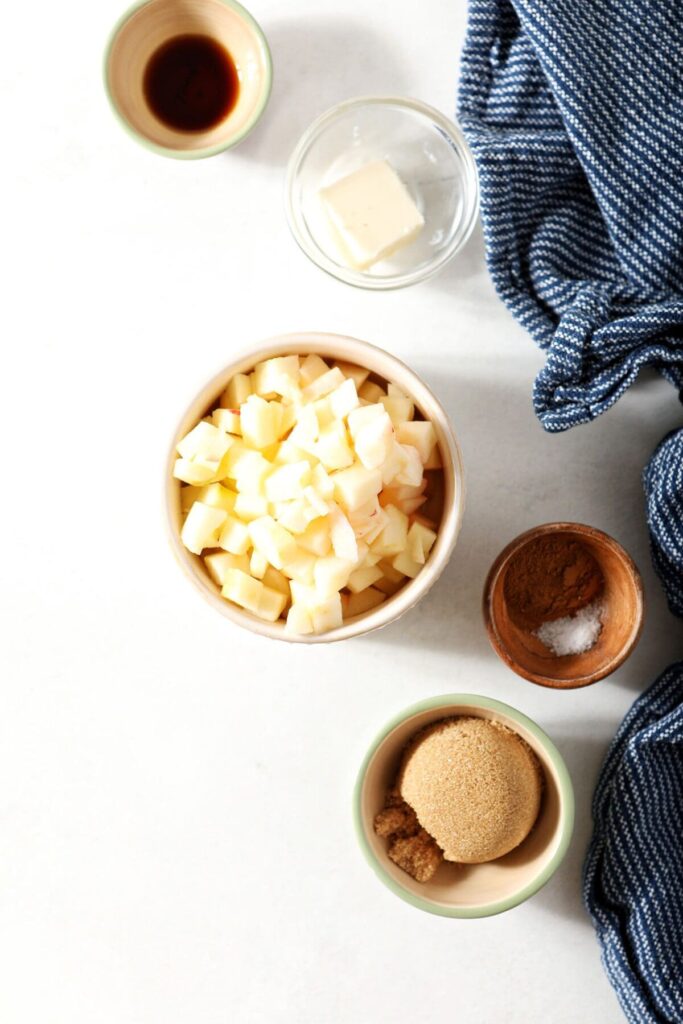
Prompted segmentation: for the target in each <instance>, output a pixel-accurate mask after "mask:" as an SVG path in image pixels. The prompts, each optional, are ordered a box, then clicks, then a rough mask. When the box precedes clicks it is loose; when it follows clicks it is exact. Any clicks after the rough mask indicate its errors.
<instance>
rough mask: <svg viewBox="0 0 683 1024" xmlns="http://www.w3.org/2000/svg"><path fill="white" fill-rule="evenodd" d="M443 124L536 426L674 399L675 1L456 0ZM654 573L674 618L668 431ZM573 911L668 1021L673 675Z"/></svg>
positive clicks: (633, 720)
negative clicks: (634, 401)
mask: <svg viewBox="0 0 683 1024" xmlns="http://www.w3.org/2000/svg"><path fill="white" fill-rule="evenodd" d="M459 117H460V121H461V124H462V126H463V130H464V132H465V135H466V136H467V139H468V141H469V143H470V146H471V148H472V151H473V153H474V156H475V159H476V161H477V167H478V170H479V178H480V184H481V215H482V222H483V226H484V236H485V240H486V254H487V261H488V266H489V270H490V273H491V276H492V279H493V282H494V285H495V287H496V290H497V292H498V294H499V295H500V297H501V298H502V300H503V301H504V302H505V303H506V305H507V306H508V308H509V309H510V310H511V312H512V313H513V314H514V316H515V317H516V318H517V319H518V320H519V322H520V323H521V324H522V325H523V326H524V327H525V328H526V329H527V330H528V331H529V333H530V334H531V336H532V337H533V338H534V340H535V341H536V343H537V344H538V345H539V346H540V347H541V348H542V349H544V350H546V352H547V358H546V362H545V366H544V368H543V369H542V370H541V372H540V373H539V375H538V377H537V379H536V382H535V385H534V392H533V401H534V408H535V410H536V413H537V415H538V417H539V418H540V420H541V422H542V424H543V426H544V427H545V428H546V430H549V431H561V430H566V429H567V428H569V427H572V426H575V425H576V424H578V423H585V422H587V421H589V420H592V419H595V418H596V417H597V416H599V415H600V414H601V413H602V412H604V411H605V410H606V409H608V408H609V407H610V406H611V405H612V404H613V403H614V402H616V401H617V399H618V398H619V397H620V396H621V395H622V394H623V392H624V391H625V390H626V389H627V388H628V387H629V386H630V385H631V384H632V383H633V381H634V380H635V378H636V377H637V375H638V372H639V370H640V369H641V367H643V366H646V365H647V366H652V367H654V368H655V369H657V370H658V371H659V372H661V373H662V374H663V375H664V376H665V377H666V378H667V379H668V380H669V381H670V382H671V383H672V384H674V385H675V386H676V387H677V388H678V389H679V390H680V389H681V388H682V387H683V0H512V2H509V0H470V13H469V23H468V31H467V37H466V40H465V46H464V50H463V54H462V69H461V84H460V95H459ZM643 482H644V487H645V496H646V511H647V520H648V526H649V529H650V537H651V544H652V554H653V560H654V564H655V568H656V569H657V572H658V573H659V575H660V578H661V580H662V583H663V585H664V588H665V591H666V594H667V598H668V601H669V606H670V608H671V610H672V611H673V612H674V613H676V614H677V615H683V430H681V431H677V432H674V433H672V434H671V435H669V436H668V437H666V438H665V439H664V440H663V442H662V443H661V444H660V446H659V447H658V448H657V450H656V452H655V453H654V455H653V456H652V458H651V459H650V462H649V463H648V465H647V467H646V469H645V473H644V477H643ZM593 813H594V823H595V828H594V834H593V838H592V841H591V844H590V848H589V851H588V856H587V860H586V865H585V887H584V897H585V902H586V906H587V908H588V910H589V912H590V914H591V916H592V918H593V921H594V923H595V927H596V931H597V935H598V939H599V942H600V945H601V950H602V958H603V963H604V965H605V968H606V971H607V974H608V976H609V978H610V981H611V982H612V984H613V986H614V988H615V989H616V992H617V995H618V997H619V1000H620V1002H621V1005H622V1007H623V1009H624V1012H625V1014H626V1016H627V1018H628V1019H629V1020H630V1021H632V1022H633V1024H650V1022H653V1024H683V662H679V663H677V664H675V665H672V666H671V667H670V668H669V669H667V671H666V672H664V673H663V675H661V676H660V677H659V679H658V680H657V681H656V682H655V683H654V684H653V686H652V687H651V688H650V689H649V690H648V691H647V692H646V693H645V694H643V696H642V697H641V698H640V699H639V700H637V701H636V702H635V704H634V705H633V707H632V708H631V710H630V712H629V714H628V715H627V717H626V719H625V720H624V722H623V724H622V726H621V727H620V729H619V732H618V733H617V736H616V737H615V740H614V742H613V744H612V746H611V748H610V751H609V754H608V756H607V760H606V762H605V764H604V766H603V769H602V772H601V775H600V781H599V784H598V788H597V791H596V794H595V801H594V807H593Z"/></svg>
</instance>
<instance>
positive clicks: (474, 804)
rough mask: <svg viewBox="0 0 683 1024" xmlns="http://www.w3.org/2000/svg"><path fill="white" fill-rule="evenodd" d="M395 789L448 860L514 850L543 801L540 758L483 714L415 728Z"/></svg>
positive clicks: (478, 860)
mask: <svg viewBox="0 0 683 1024" xmlns="http://www.w3.org/2000/svg"><path fill="white" fill-rule="evenodd" d="M398 786H399V790H400V793H401V796H402V797H403V799H404V800H405V801H406V803H408V804H409V805H410V807H412V808H413V810H414V811H415V814H416V815H417V819H418V821H419V823H420V825H421V826H422V828H423V829H425V830H426V831H427V833H428V834H429V835H430V836H431V837H432V838H433V839H434V840H435V842H436V843H437V844H438V846H439V847H440V848H441V850H442V851H443V855H444V858H445V859H446V860H448V861H455V862H458V863H463V864H482V863H484V862H486V861H490V860H495V859H497V858H498V857H502V856H503V855H504V854H506V853H508V852H509V851H510V850H513V849H514V848H515V847H516V846H518V845H519V844H520V843H521V842H522V840H523V839H525V838H526V836H527V835H528V834H529V832H530V830H531V828H532V827H533V825H534V822H535V821H536V818H537V816H538V811H539V807H540V802H541V770H540V766H539V763H538V760H537V758H536V755H535V754H534V753H533V751H532V750H531V748H530V747H529V746H528V744H526V743H525V742H524V740H523V739H522V738H521V737H520V736H518V735H517V733H515V732H513V731H512V730H511V729H508V728H507V727H506V726H504V725H502V724H500V723H498V722H492V721H489V720H488V719H484V718H467V717H461V718H450V719H444V720H443V721H441V722H437V723H436V724H435V725H432V726H429V727H428V728H427V729H424V730H423V731H422V732H420V733H418V735H417V736H416V737H415V738H414V739H413V741H412V743H411V744H410V746H409V748H408V750H407V751H406V754H405V757H404V760H403V765H402V769H401V773H400V776H399V780H398Z"/></svg>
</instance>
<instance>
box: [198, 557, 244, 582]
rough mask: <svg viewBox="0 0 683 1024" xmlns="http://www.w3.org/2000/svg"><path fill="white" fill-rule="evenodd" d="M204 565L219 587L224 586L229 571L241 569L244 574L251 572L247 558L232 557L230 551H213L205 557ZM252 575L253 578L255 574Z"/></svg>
mask: <svg viewBox="0 0 683 1024" xmlns="http://www.w3.org/2000/svg"><path fill="white" fill-rule="evenodd" d="M204 565H205V566H206V568H207V571H208V573H209V576H210V577H211V579H212V580H213V581H214V583H217V584H218V586H219V587H222V586H223V584H224V582H225V574H226V572H227V571H228V569H241V571H242V572H246V573H248V572H249V559H248V558H247V556H246V555H231V554H230V552H229V551H211V552H210V553H209V554H208V555H204ZM251 575H252V576H253V573H252V574H251Z"/></svg>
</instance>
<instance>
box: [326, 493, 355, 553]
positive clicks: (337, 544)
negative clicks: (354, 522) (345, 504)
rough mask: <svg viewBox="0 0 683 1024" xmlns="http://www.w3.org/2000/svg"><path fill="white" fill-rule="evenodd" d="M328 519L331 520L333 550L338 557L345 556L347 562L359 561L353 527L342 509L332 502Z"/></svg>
mask: <svg viewBox="0 0 683 1024" xmlns="http://www.w3.org/2000/svg"><path fill="white" fill-rule="evenodd" d="M328 519H329V520H330V540H331V541H332V550H333V551H334V553H335V555H336V556H337V558H343V559H345V560H346V561H347V562H353V563H354V564H355V563H356V562H357V561H358V545H357V543H356V535H355V533H354V532H353V527H352V526H351V523H350V522H349V521H348V519H347V518H346V516H345V515H344V513H343V512H342V510H341V509H340V508H339V507H338V506H337V505H335V504H334V503H331V505H330V512H329V516H328Z"/></svg>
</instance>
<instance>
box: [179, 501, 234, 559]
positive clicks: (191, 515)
mask: <svg viewBox="0 0 683 1024" xmlns="http://www.w3.org/2000/svg"><path fill="white" fill-rule="evenodd" d="M226 518H227V512H226V511H225V509H222V508H213V507H212V506H211V505H204V504H202V502H201V501H195V503H194V505H193V506H192V508H191V509H190V511H189V512H188V514H187V519H186V520H185V522H184V523H183V528H182V530H181V532H180V539H181V540H182V542H183V544H184V545H185V547H186V548H187V550H188V551H191V552H192V553H193V554H194V555H201V553H202V551H203V550H204V548H215V547H216V545H217V543H218V535H219V533H220V531H221V529H222V527H223V524H224V523H225V520H226Z"/></svg>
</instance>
